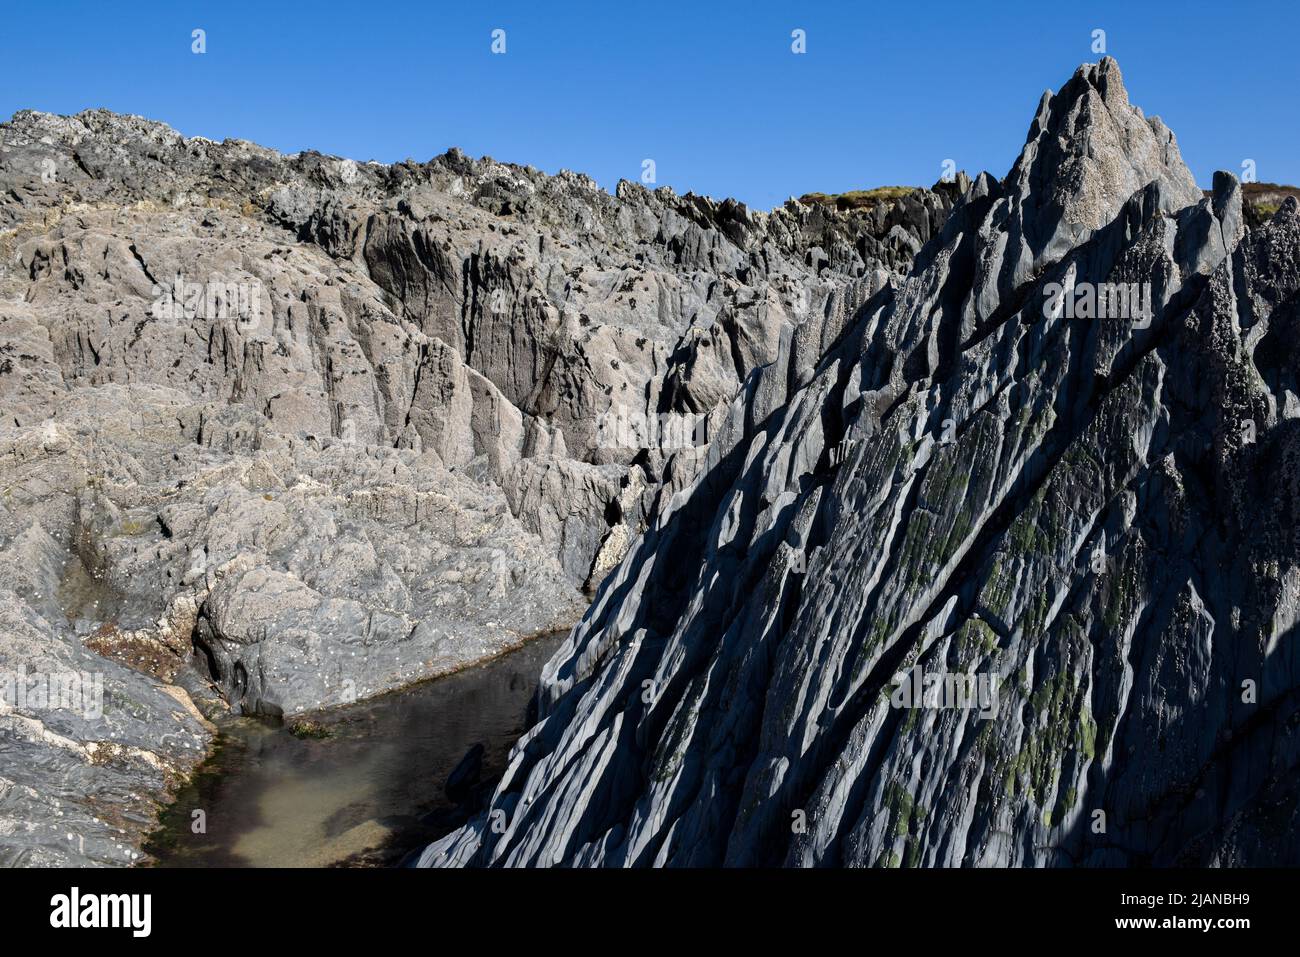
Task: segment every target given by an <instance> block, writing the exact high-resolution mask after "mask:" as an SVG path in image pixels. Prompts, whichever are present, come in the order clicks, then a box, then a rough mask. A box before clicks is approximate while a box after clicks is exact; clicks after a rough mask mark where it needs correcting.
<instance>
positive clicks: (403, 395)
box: [0, 111, 961, 863]
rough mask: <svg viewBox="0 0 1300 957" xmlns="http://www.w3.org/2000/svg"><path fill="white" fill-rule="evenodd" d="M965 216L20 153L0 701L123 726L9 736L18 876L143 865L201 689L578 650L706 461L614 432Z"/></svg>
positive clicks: (189, 738) (2, 228) (117, 139)
mask: <svg viewBox="0 0 1300 957" xmlns="http://www.w3.org/2000/svg"><path fill="white" fill-rule="evenodd" d="M960 188H961V187H960V184H951V185H941V186H939V187H936V189H935V190H933V191H931V190H920V191H917V192H916V193H913V194H910V195H908V196H907V197H904V198H902V199H900V200H898V201H897V202H893V203H890V204H886V205H882V206H880V207H878V208H875V209H872V210H870V211H867V212H859V211H851V212H847V213H837V212H834V211H829V210H824V209H820V208H814V207H808V206H804V205H802V204H799V203H790V204H787V206H786V207H784V208H782V209H779V210H776V211H774V212H772V213H756V212H752V211H750V210H748V209H746V208H745V207H744V206H743V205H741V204H738V203H735V202H733V201H724V202H715V201H712V200H709V199H706V198H703V197H698V196H691V195H687V196H684V197H679V196H676V195H675V194H673V193H672V192H671V191H670V190H664V189H661V190H649V189H646V188H644V187H642V186H640V185H633V184H622V185H620V186H619V188H618V190H617V195H615V196H611V195H609V194H608V193H605V192H603V191H601V190H599V189H597V188H596V185H595V184H594V183H593V182H592V181H591V180H590V179H588V178H587V177H584V176H581V175H577V174H572V173H561V174H560V175H558V176H554V177H550V176H544V175H542V174H540V173H538V172H537V171H535V170H531V169H527V168H522V167H517V166H509V165H506V164H500V163H497V162H495V161H493V160H491V159H482V160H471V159H470V158H468V157H466V156H465V155H463V154H462V153H460V152H458V151H455V150H453V151H451V152H449V153H447V154H446V155H444V156H441V157H437V158H436V159H434V160H432V161H431V162H429V163H414V162H409V161H408V162H406V163H401V164H396V165H393V166H384V165H380V164H374V163H362V164H358V163H355V162H352V161H350V160H342V159H339V158H335V157H326V156H321V155H319V154H314V153H304V154H300V155H295V156H283V155H281V154H278V153H276V152H274V151H271V150H267V149H264V148H262V147H259V146H256V145H254V144H251V143H247V142H242V141H227V142H225V143H214V142H211V141H208V140H204V139H202V138H189V139H186V138H184V137H182V136H180V135H179V134H177V133H176V132H175V131H173V130H171V129H169V128H168V127H166V126H164V125H162V124H159V123H154V122H150V121H147V120H143V119H140V118H135V117H124V116H118V115H115V114H112V113H107V112H104V111H91V112H88V113H84V114H81V115H79V116H76V117H56V116H50V115H45V114H38V113H30V112H24V113H19V114H17V115H16V116H15V117H14V118H13V119H12V121H10V122H9V123H6V124H2V125H0V617H3V619H4V621H6V622H9V624H8V625H6V627H5V628H4V629H3V630H2V631H0V672H8V671H10V670H14V669H16V668H17V667H18V666H19V665H20V664H22V663H30V664H31V666H32V667H37V666H38V665H39V666H40V667H42V668H45V669H46V670H51V669H53V668H55V667H56V666H57V667H58V668H61V669H64V670H69V671H75V670H78V669H83V668H84V669H87V670H89V671H99V670H104V669H107V673H106V674H105V679H106V681H105V691H106V694H107V697H108V700H109V708H108V712H109V713H107V714H106V715H104V716H100V717H98V718H86V719H84V720H83V719H81V718H78V717H77V716H76V715H74V714H72V713H70V712H67V711H66V709H64V710H63V711H58V710H56V713H55V714H54V715H53V716H52V717H51V715H50V714H47V713H46V712H44V711H41V710H38V709H34V708H32V707H25V706H19V707H16V708H14V709H12V710H5V711H4V713H3V714H2V715H0V752H3V754H4V755H5V760H4V771H3V774H2V775H0V796H2V799H0V808H2V809H3V810H0V833H3V834H4V836H5V845H6V848H7V849H8V850H7V851H6V853H5V860H6V861H8V862H9V863H20V862H26V863H48V862H59V861H79V860H94V861H103V862H115V863H116V862H121V861H123V860H129V859H130V852H131V851H132V850H133V849H134V847H135V846H137V845H138V842H139V840H138V839H139V835H140V833H142V831H143V829H144V828H146V827H147V825H148V822H149V817H150V815H149V812H148V808H149V806H150V804H151V802H152V801H153V800H154V799H155V798H156V797H157V796H158V795H159V794H161V793H162V792H164V791H165V790H166V788H167V787H168V786H169V784H170V783H171V782H173V781H174V780H176V779H177V778H179V777H182V776H184V775H185V774H187V773H188V772H189V770H190V769H191V768H192V767H193V766H194V764H195V763H196V762H197V760H198V759H199V758H200V757H201V756H202V754H203V752H204V750H205V749H206V747H207V744H208V742H209V740H210V737H211V729H210V727H208V726H206V725H205V723H204V722H203V720H202V718H200V717H199V714H198V711H197V710H196V708H195V704H194V701H193V700H191V699H192V698H193V699H196V700H197V701H198V704H199V705H200V706H202V707H203V708H204V709H205V710H206V711H207V712H208V713H209V715H213V714H216V713H219V712H220V711H221V707H222V704H223V701H222V700H220V699H217V698H214V697H213V696H212V694H211V690H210V689H209V688H208V681H209V679H210V680H211V682H212V683H213V684H214V685H215V687H216V689H217V690H218V691H219V692H220V695H221V699H224V703H225V704H227V705H229V707H231V708H233V709H234V710H236V711H242V712H260V713H264V714H271V715H276V714H284V715H292V714H297V713H301V712H303V711H306V710H310V709H315V708H319V707H328V706H331V705H335V704H339V703H345V702H348V701H352V700H355V699H357V698H360V697H364V696H367V695H371V694H377V693H380V692H383V691H385V690H388V689H390V688H393V687H396V686H399V685H402V684H405V683H408V682H412V681H415V680H419V679H422V678H425V677H428V676H430V675H433V674H437V673H440V672H442V671H446V670H448V669H450V668H455V667H459V666H461V665H464V664H466V663H468V662H472V661H476V660H479V659H481V658H483V657H485V656H488V655H491V654H495V653H497V652H499V651H501V650H502V649H504V648H507V647H509V646H511V645H512V644H515V643H517V642H519V641H523V640H526V639H527V638H528V637H529V636H530V635H533V634H535V633H537V632H541V631H548V630H552V629H555V628H567V627H569V626H571V625H572V624H573V622H574V621H576V620H577V618H578V617H579V615H580V614H581V612H582V611H583V609H584V608H585V607H586V603H587V601H586V598H585V596H584V595H583V593H582V589H583V588H584V586H585V587H590V586H592V585H594V584H595V583H596V582H598V581H599V580H600V578H601V577H602V576H603V574H604V573H605V572H606V571H607V570H608V569H609V568H610V567H612V566H613V565H614V564H616V563H617V561H618V560H619V559H620V558H621V557H622V553H623V550H624V549H625V548H626V546H627V543H628V542H629V541H630V540H631V539H632V538H633V537H634V536H635V535H636V534H637V532H639V530H640V527H641V521H642V516H643V514H644V512H645V510H646V509H647V508H648V507H650V506H651V505H652V504H653V502H654V501H655V499H656V497H657V496H658V495H659V494H660V489H661V488H666V489H667V494H669V495H671V494H672V492H673V490H674V489H676V488H677V487H680V486H681V485H683V484H685V483H686V482H687V481H689V478H690V476H691V475H692V474H693V468H694V464H695V461H696V459H697V458H698V453H697V452H696V451H695V449H694V448H688V449H682V450H673V449H667V450H665V449H664V448H661V447H659V445H658V444H654V445H645V444H640V443H638V441H637V439H638V436H637V435H634V436H632V438H631V440H630V441H629V440H627V437H625V436H615V437H614V438H615V439H617V440H618V441H617V442H611V441H610V438H609V436H606V435H602V434H601V432H600V430H599V427H598V426H599V423H600V421H601V416H602V415H604V414H607V413H609V412H610V411H611V410H614V409H626V410H627V411H629V412H630V413H632V414H633V417H635V415H636V414H640V415H642V416H646V415H658V414H660V413H683V414H684V413H696V414H699V415H708V414H709V413H710V412H711V411H712V410H714V409H715V408H716V407H719V406H721V405H723V404H725V403H726V402H727V401H728V400H729V399H730V398H731V397H732V395H733V394H734V393H735V392H736V390H737V389H738V388H739V385H740V382H741V380H742V379H743V378H744V377H745V376H747V375H749V374H750V373H751V372H752V370H754V369H756V368H759V367H761V366H764V365H767V364H769V363H770V362H771V361H772V360H773V359H774V358H775V356H776V355H777V354H778V352H779V350H780V348H781V344H782V343H783V342H788V341H791V340H792V339H795V338H797V337H798V336H801V335H803V334H804V333H803V332H798V331H796V330H797V329H799V330H802V329H803V326H799V325H798V323H799V322H800V320H801V318H802V316H803V315H804V314H805V313H816V314H818V315H820V316H824V317H828V320H829V321H832V322H840V321H842V320H843V317H844V316H847V315H850V314H852V312H853V311H854V310H855V309H856V308H857V306H858V304H859V303H860V302H862V301H864V300H865V299H866V298H868V297H869V296H870V295H872V294H874V293H875V292H877V291H878V290H879V289H881V288H882V287H884V286H886V285H888V284H889V283H891V282H893V281H896V280H897V278H898V277H899V276H900V275H901V273H902V272H904V271H905V270H906V268H907V264H908V263H909V262H910V260H911V258H912V256H913V255H914V253H915V252H916V250H917V249H919V248H920V246H921V245H922V244H923V243H924V242H925V241H927V240H928V239H929V238H930V236H931V235H932V234H933V232H934V231H935V230H936V229H937V228H938V226H939V225H940V224H941V223H942V222H943V220H944V219H945V218H946V217H947V212H948V210H949V208H951V205H952V203H953V201H954V199H955V197H956V195H957V193H958V192H959V191H960ZM811 347H812V348H816V349H821V348H824V344H823V343H820V342H814V343H812V344H811ZM101 655H106V656H109V657H111V658H112V660H113V663H112V664H106V663H105V662H104V661H103V658H102V657H101ZM142 670H143V671H145V672H147V674H142V673H140V672H141V671H142ZM126 701H129V702H132V704H131V706H130V707H126V706H124V705H123V704H122V702H126ZM119 739H120V740H121V742H122V744H123V746H122V747H121V748H118V747H117V746H116V744H115V745H114V747H112V748H109V747H107V746H106V745H103V744H102V743H103V742H107V741H117V740H119ZM110 753H111V754H112V755H114V756H115V757H114V760H113V761H112V762H110V761H108V760H107V758H106V755H109V754H110ZM110 765H111V766H110ZM104 807H113V808H117V809H119V810H117V811H114V813H113V814H111V815H110V814H105V813H104V812H103V808H104ZM121 813H125V814H126V815H127V817H128V818H129V820H125V821H124V820H121V819H120V818H121ZM69 833H74V834H76V835H81V836H85V838H86V839H85V840H84V841H78V842H71V839H70V838H68V836H67V835H68V834H69ZM70 842H71V843H70Z"/></svg>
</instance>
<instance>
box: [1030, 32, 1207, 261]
mask: <svg viewBox="0 0 1300 957" xmlns="http://www.w3.org/2000/svg"><path fill="white" fill-rule="evenodd" d="M1152 183H1155V184H1156V185H1157V191H1158V196H1159V205H1160V208H1161V209H1162V210H1163V211H1165V212H1174V211H1176V210H1179V209H1182V208H1183V207H1185V206H1188V205H1191V204H1193V203H1196V202H1199V201H1200V199H1201V191H1200V190H1199V189H1198V188H1197V186H1196V181H1195V179H1194V178H1193V177H1192V174H1191V171H1190V170H1188V168H1187V166H1186V164H1184V163H1183V160H1182V156H1181V155H1180V154H1179V152H1178V144H1177V142H1176V141H1175V139H1174V135H1173V133H1172V132H1170V130H1169V129H1168V127H1166V126H1165V125H1164V124H1163V123H1162V122H1161V121H1160V119H1159V118H1158V117H1151V118H1150V119H1148V118H1147V117H1146V116H1144V115H1143V113H1142V111H1141V110H1139V109H1138V108H1137V107H1135V106H1133V105H1132V104H1131V103H1129V99H1128V91H1127V90H1126V89H1125V88H1124V77H1123V75H1122V74H1121V73H1120V69H1119V64H1118V63H1116V62H1115V60H1113V59H1111V58H1110V57H1106V58H1104V59H1103V60H1102V61H1101V62H1100V63H1085V64H1083V65H1082V66H1080V67H1079V68H1078V69H1077V70H1076V71H1075V73H1074V75H1073V76H1072V77H1071V78H1070V79H1069V81H1068V82H1067V83H1066V84H1065V85H1064V86H1062V87H1061V89H1060V90H1059V91H1058V92H1057V93H1056V94H1051V93H1045V94H1043V98H1042V99H1041V100H1040V101H1039V104H1038V110H1037V112H1036V114H1035V116H1034V119H1033V122H1032V123H1030V126H1029V136H1028V138H1027V139H1026V141H1025V146H1024V149H1023V150H1022V151H1021V153H1020V156H1019V158H1018V159H1017V160H1016V162H1015V165H1014V166H1013V167H1012V168H1011V172H1009V173H1008V174H1007V177H1006V179H1005V180H1004V185H1005V187H1006V190H1007V193H1008V194H1009V195H1010V197H1011V202H1012V205H1013V207H1015V208H1016V209H1017V212H1018V214H1019V218H1021V219H1022V221H1023V225H1024V236H1025V238H1026V240H1027V241H1028V243H1029V246H1030V248H1031V250H1032V251H1033V254H1034V256H1033V258H1034V260H1035V261H1036V262H1038V263H1042V262H1044V261H1051V260H1054V259H1056V258H1059V256H1060V255H1062V254H1064V252H1066V251H1067V250H1068V249H1070V248H1072V247H1074V246H1076V245H1078V244H1080V243H1082V242H1085V241H1087V239H1088V237H1089V236H1090V235H1091V234H1092V232H1093V231H1094V230H1097V229H1100V228H1101V227H1102V226H1105V225H1106V224H1107V223H1109V222H1111V221H1112V220H1113V219H1114V218H1115V217H1116V216H1117V215H1118V214H1119V212H1120V210H1121V209H1122V208H1123V206H1124V203H1125V202H1126V201H1127V200H1128V198H1129V197H1130V196H1132V195H1133V194H1134V193H1135V192H1137V191H1138V190H1140V189H1143V188H1145V187H1146V186H1149V185H1150V184H1152Z"/></svg>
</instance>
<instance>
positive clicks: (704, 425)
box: [596, 405, 709, 452]
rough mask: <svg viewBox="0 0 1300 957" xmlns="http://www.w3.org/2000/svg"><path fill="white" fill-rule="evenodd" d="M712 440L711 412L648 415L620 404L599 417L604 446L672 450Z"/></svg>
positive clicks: (600, 439)
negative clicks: (709, 413)
mask: <svg viewBox="0 0 1300 957" xmlns="http://www.w3.org/2000/svg"><path fill="white" fill-rule="evenodd" d="M708 442H709V421H708V416H707V415H705V414H704V413H702V412H660V413H658V414H650V415H647V414H646V413H644V412H641V411H638V410H636V409H628V408H627V407H626V406H623V405H619V406H615V407H613V408H611V409H609V410H608V411H607V412H602V413H601V414H600V415H599V416H597V417H596V445H597V446H598V447H599V448H602V449H659V450H660V451H662V452H672V451H676V450H678V449H689V448H691V447H692V446H701V445H707V444H708Z"/></svg>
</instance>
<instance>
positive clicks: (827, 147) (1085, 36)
mask: <svg viewBox="0 0 1300 957" xmlns="http://www.w3.org/2000/svg"><path fill="white" fill-rule="evenodd" d="M0 3H2V4H3V6H2V7H0V71H2V72H3V77H4V80H3V83H2V84H0V118H4V119H7V118H8V117H9V116H10V115H11V114H12V113H13V112H14V111H15V110H19V109H23V108H33V109H40V110H47V111H52V112H57V113H74V112H77V111H80V110H82V109H86V108H89V107H107V108H109V109H112V110H117V111H119V112H126V113H138V114H142V115H144V116H148V117H150V118H153V119H159V120H163V121H165V122H167V123H170V124H171V125H172V126H174V127H175V128H176V129H178V130H180V131H181V132H182V133H184V134H186V135H203V136H208V137H211V138H213V139H222V138H225V137H227V136H236V137H242V138H244V139H249V140H254V141H256V142H259V143H262V144H264V145H267V146H272V147H275V148H277V149H280V150H284V151H295V150H299V149H308V148H312V149H317V150H320V151H322V152H325V153H336V154H339V155H343V156H350V157H353V158H355V159H360V160H365V159H377V160H382V161H385V162H389V161H395V160H401V159H406V158H408V157H411V158H414V159H418V160H425V159H428V158H429V157H431V156H433V155H435V154H437V153H440V152H442V151H444V150H445V149H447V148H448V147H450V146H453V145H456V146H460V147H461V148H462V149H464V150H465V151H466V152H468V153H471V154H473V155H475V156H479V155H483V154H488V155H491V156H494V157H496V158H497V159H501V160H507V161H510V162H516V163H525V164H529V165H532V166H535V167H538V168H540V169H542V170H545V171H547V172H555V171H556V170H559V169H562V168H569V169H575V170H580V171H582V172H586V173H589V174H591V175H592V176H594V177H595V178H596V179H597V180H598V181H599V182H600V183H601V185H602V186H605V187H606V188H612V187H613V186H614V184H615V183H616V182H617V181H618V180H619V179H620V178H627V179H637V178H638V177H639V176H640V173H641V162H642V160H643V159H646V158H652V159H654V161H655V163H656V168H657V178H658V183H659V184H667V185H671V186H673V187H675V188H676V189H677V190H679V191H680V192H685V191H686V190H694V191H696V192H699V193H705V194H708V195H712V196H716V197H721V196H727V195H731V196H736V197H738V198H740V199H742V200H744V201H746V202H748V203H750V204H751V205H753V206H756V207H760V208H768V207H771V206H773V205H776V204H778V203H780V202H781V201H783V200H784V199H785V197H786V196H788V195H792V194H793V195H799V194H801V193H804V192H809V191H812V190H821V191H825V192H840V191H843V190H847V189H853V188H862V187H869V186H877V185H885V184H895V183H901V184H921V185H928V184H930V183H932V182H933V181H934V180H936V179H937V178H938V177H939V174H940V172H941V170H940V167H941V164H942V162H943V160H944V159H946V158H952V159H954V160H955V161H956V163H957V165H958V166H959V167H960V168H963V169H966V170H968V171H970V172H972V173H974V172H977V171H979V170H981V169H988V170H990V171H991V172H993V173H995V174H996V175H998V176H1001V175H1003V174H1004V173H1005V172H1006V171H1007V169H1008V167H1009V166H1010V164H1011V162H1012V160H1013V159H1014V157H1015V155H1016V153H1017V152H1018V151H1019V148H1020V146H1021V144H1022V143H1023V142H1024V136H1025V132H1026V130H1027V128H1028V124H1029V121H1030V119H1031V117H1032V114H1033V111H1034V107H1035V106H1036V104H1037V101H1038V97H1039V95H1040V94H1041V93H1042V91H1043V90H1044V89H1047V88H1049V87H1051V88H1056V87H1057V86H1059V85H1060V84H1061V83H1063V82H1064V81H1065V80H1066V79H1067V78H1068V77H1069V75H1070V73H1071V72H1073V70H1074V68H1075V67H1076V66H1077V65H1078V64H1079V63H1081V62H1084V61H1095V60H1097V59H1098V58H1099V57H1098V55H1097V54H1094V53H1093V52H1092V50H1091V49H1090V47H1091V44H1092V37H1091V33H1092V31H1093V30H1094V29H1096V28H1101V29H1104V30H1105V31H1106V43H1107V52H1108V53H1110V54H1111V55H1113V56H1115V57H1116V58H1117V59H1118V60H1119V62H1120V66H1121V67H1122V69H1123V71H1124V76H1125V81H1126V84H1127V86H1128V88H1129V93H1130V95H1131V96H1132V98H1133V100H1134V102H1135V103H1137V104H1138V105H1139V106H1141V107H1142V108H1143V109H1144V110H1145V111H1146V112H1147V113H1148V114H1152V113H1156V114H1159V115H1160V116H1161V117H1163V118H1164V120H1165V122H1167V123H1168V124H1169V125H1170V126H1171V127H1172V128H1173V130H1174V132H1175V133H1176V134H1177V136H1178V139H1179V143H1180V145H1181V147H1182V151H1183V156H1184V158H1185V159H1186V160H1187V162H1188V164H1189V165H1190V166H1191V168H1192V171H1193V173H1195V175H1196V177H1197V180H1198V181H1199V182H1201V183H1202V184H1203V185H1208V184H1209V182H1210V179H1211V177H1212V175H1213V172H1214V170H1215V169H1220V168H1227V169H1232V170H1234V171H1239V170H1240V165H1241V162H1242V160H1243V159H1245V158H1251V159H1254V160H1255V161H1256V163H1257V168H1258V175H1259V178H1260V179H1261V180H1266V181H1277V182H1290V183H1300V123H1297V119H1298V118H1300V117H1298V116H1297V96H1298V95H1300V83H1298V82H1297V80H1298V79H1300V67H1298V66H1297V62H1300V58H1297V55H1296V53H1295V43H1296V34H1297V29H1296V28H1297V27H1298V26H1300V13H1298V12H1297V10H1298V9H1300V6H1298V5H1297V4H1295V3H1293V2H1277V3H1269V4H1260V3H1249V2H1243V3H1222V2H1216V3H1201V2H1196V0H1190V2H1183V3H1167V4H1161V5H1160V6H1161V7H1163V9H1162V10H1157V9H1155V5H1154V4H1150V3H1146V2H1139V0H1127V2H1123V3H1092V4H1088V5H1087V7H1088V9H1087V10H1081V9H1079V8H1081V7H1082V6H1084V5H1083V4H1072V3H1058V2H1050V0H1042V2H1034V3H1029V2H1007V3H996V4H988V5H984V4H975V3H964V4H957V3H947V2H941V0H926V2H918V0H913V2H909V3H896V2H891V3H876V2H843V3H840V2H813V0H805V2H801V3H794V2H766V0H748V2H732V0H724V2H709V0H693V2H678V0H644V2H639V3H638V2H618V3H582V2H570V3H562V4H561V3H555V4H549V3H546V2H544V0H534V2H522V3H516V2H510V3H505V2H499V3H491V2H485V3H467V2H458V3H446V2H443V0H428V2H407V0H390V2H383V3H373V2H372V3H365V2H346V3H344V2H335V0H318V2H315V3H276V2H271V0H263V2H258V3H248V2H244V0H221V2H216V0H213V2H206V3H196V2H185V0H160V2H154V0H138V2H136V0H132V2H121V3H114V2H109V0H69V2H60V3H47V2H40V0H33V2H27V0H23V2H16V0H0ZM195 28H202V29H204V30H205V31H206V33H207V52H206V53H205V54H203V55H202V56H198V55H195V54H193V53H192V52H191V42H192V41H191V31H192V30H193V29H195ZM496 28H501V29H504V30H505V31H506V53H505V55H494V54H493V53H492V52H491V49H490V47H491V32H492V30H493V29H496ZM796 28H799V29H803V30H805V31H806V32H807V53H805V54H803V55H795V54H793V53H792V52H791V49H790V45H791V37H790V34H791V31H792V30H794V29H796Z"/></svg>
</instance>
